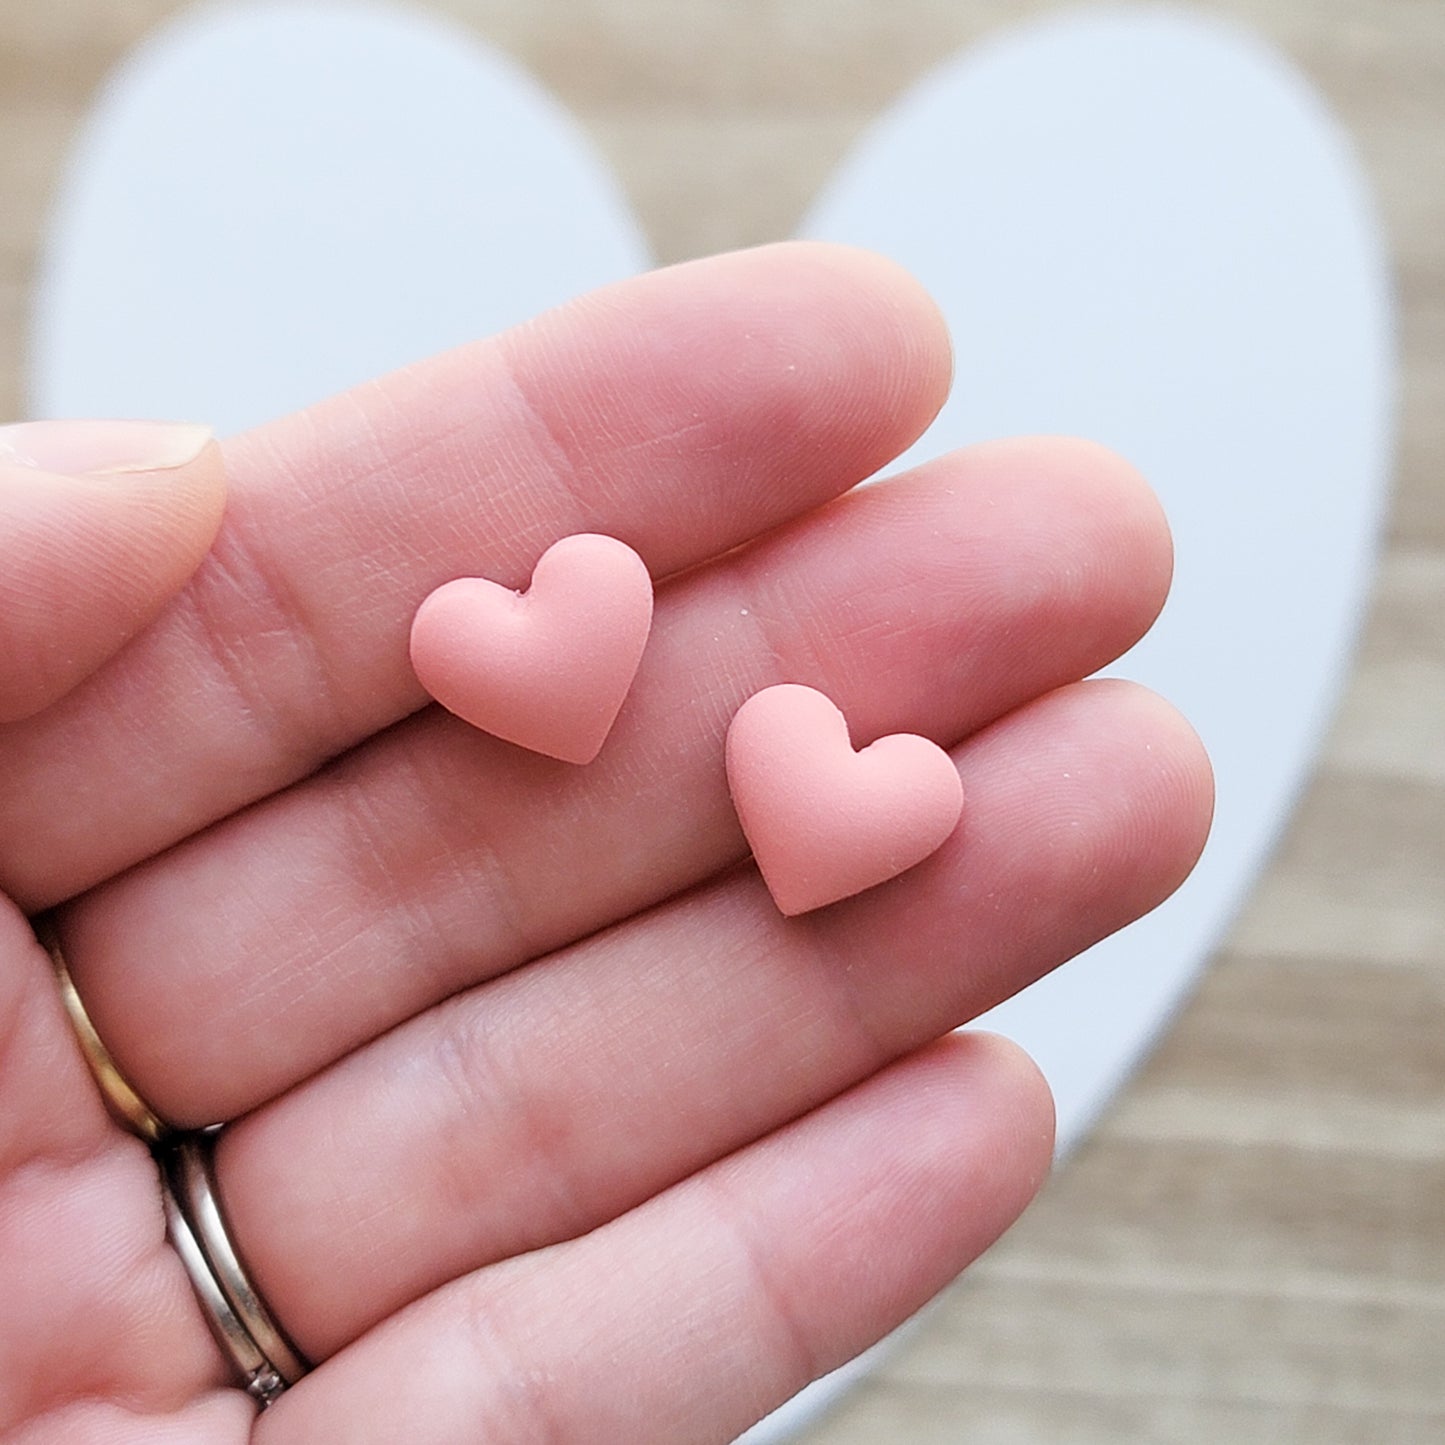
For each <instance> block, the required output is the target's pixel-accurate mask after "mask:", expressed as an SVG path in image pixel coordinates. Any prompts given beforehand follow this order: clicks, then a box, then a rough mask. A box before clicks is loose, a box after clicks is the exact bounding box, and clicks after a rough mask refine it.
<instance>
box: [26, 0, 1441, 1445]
mask: <svg viewBox="0 0 1445 1445" xmlns="http://www.w3.org/2000/svg"><path fill="white" fill-rule="evenodd" d="M180 8H181V6H180V4H178V3H174V0H0V195H3V197H4V205H3V206H0V412H3V413H4V414H5V415H6V416H15V415H20V414H22V412H23V405H24V387H23V374H24V366H25V354H24V350H25V329H26V323H27V298H28V295H29V288H30V284H31V280H32V276H33V274H34V263H35V258H36V252H37V246H38V244H39V240H40V235H41V229H42V224H43V221H44V217H45V213H46V208H47V205H48V203H49V200H50V198H51V195H52V190H53V186H54V183H55V180H56V178H57V174H58V171H59V167H60V166H61V164H62V162H63V160H64V156H65V150H66V146H67V144H68V142H69V140H70V139H71V138H72V136H73V133H74V131H75V128H76V126H77V125H78V123H79V121H80V120H81V118H82V116H83V114H84V112H85V110H86V108H87V106H88V105H89V103H90V102H91V100H92V99H93V97H94V93H95V90H96V87H97V86H98V84H99V83H100V81H101V80H102V79H103V77H104V76H105V74H106V72H107V71H108V70H109V69H110V67H111V66H112V65H113V64H114V63H115V62H116V60H117V59H118V58H119V57H120V56H121V55H122V54H123V53H124V52H125V51H126V50H127V49H128V48H129V47H130V46H131V45H133V44H134V43H135V42H136V41H137V40H139V39H140V38H141V37H142V36H143V35H144V34H145V33H146V32H147V31H148V30H149V29H151V28H152V27H153V26H154V25H156V24H157V23H158V22H160V21H162V20H164V19H166V18H168V17H169V16H171V15H173V14H174V13H176V12H177V11H178V10H179V9H180ZM428 8H430V9H432V10H434V11H436V12H438V13H441V14H444V15H448V16H450V17H452V18H454V19H456V20H459V21H461V22H462V23H463V24H465V25H467V26H469V27H471V28H473V29H474V30H475V31H476V32H477V33H479V34H480V35H482V36H484V37H485V38H486V39H487V40H489V41H490V42H491V43H493V44H494V45H497V46H499V47H501V48H502V49H503V50H505V51H507V52H508V53H510V54H511V55H512V56H514V57H515V58H516V59H518V60H519V61H520V62H522V63H523V64H524V65H525V66H526V67H528V68H529V69H530V70H531V71H532V72H533V73H534V74H535V75H536V76H537V77H538V78H539V79H540V80H541V81H542V82H543V83H544V84H545V85H546V86H548V87H549V88H550V89H552V90H553V91H554V92H555V93H556V94H557V95H558V96H559V97H560V98H561V100H562V101H563V102H564V103H565V104H566V105H567V106H568V107H569V108H570V109H571V110H572V111H573V112H574V113H575V114H576V115H577V116H578V117H579V118H580V120H581V121H582V123H583V124H584V125H585V126H586V127H587V129H588V131H589V132H590V134H591V136H592V137H593V139H594V140H595V141H596V142H597V144H598V145H599V146H600V148H601V149H602V151H603V152H604V153H605V155H606V156H607V158H608V159H609V161H610V162H611V164H612V165H613V166H614V167H615V169H616V171H617V174H618V175H619V176H620V178H621V180H622V183H623V185H624V186H625V188H626V190H627V192H628V194H629V196H630V198H631V201H632V204H633V205H634V207H635V208H636V210H637V213H638V215H639V217H640V219H641V222H642V225H643V227H644V228H645V230H646V232H647V235H648V238H649V240H650V242H651V245H652V247H653V250H654V252H655V254H656V255H657V257H658V258H659V259H660V260H661V261H664V262H667V261H674V260H680V259H683V258H686V257H690V256H696V255H701V254H705V253H708V252H712V251H717V250H724V249H728V248H731V247H735V246H740V245H747V244H751V243H755V242H760V241H765V240H771V239H775V238H778V237H781V236H785V235H787V234H789V233H790V232H791V231H792V230H793V228H794V227H795V226H796V224H797V222H798V220H799V218H800V217H801V216H802V215H803V214H804V212H805V211H806V210H807V208H808V206H809V204H810V202H811V201H812V199H813V197H814V195H815V194H816V192H817V190H818V187H819V186H820V184H821V183H822V182H823V180H824V179H825V178H826V176H827V175H828V173H829V172H830V170H831V169H832V168H833V166H834V165H835V164H836V163H837V162H838V161H839V159H840V158H841V157H842V156H843V155H844V153H845V152H846V151H847V149H848V147H849V145H850V144H851V142H852V141H853V140H854V139H855V138H856V137H857V136H858V134H859V133H860V132H861V131H862V130H863V128H864V127H865V126H866V125H867V124H868V122H869V121H870V120H871V119H873V118H874V117H875V116H876V115H877V114H878V113H879V111H880V110H882V109H883V108H884V107H885V106H886V105H888V104H889V103H890V102H891V101H893V100H894V99H896V98H897V97H898V96H899V95H900V94H901V93H902V92H903V91H904V90H905V89H906V88H907V87H908V86H910V85H911V84H912V83H913V82H914V81H915V80H917V79H918V78H919V77H920V76H921V75H922V74H924V73H925V72H926V71H927V70H928V69H929V68H930V67H931V66H932V65H934V64H935V63H936V62H938V61H939V60H940V59H942V58H943V57H945V56H947V55H949V54H951V53H953V52H954V51H956V50H958V49H959V48H961V47H962V46H964V45H966V44H968V43H969V42H972V41H974V40H976V39H978V38H980V37H981V36H984V35H986V34H987V33H989V32H990V31H991V30H994V29H996V28H997V27H998V26H999V25H1001V24H1003V23H1005V22H1009V21H1013V20H1016V19H1018V18H1019V17H1021V16H1026V15H1032V14H1041V13H1045V12H1048V11H1051V10H1056V9H1059V8H1062V7H1059V6H1056V5H1051V4H1042V3H1034V4H1029V3H1018V0H437V3H433V4H431V5H430V6H429V7H428ZM1072 8H1078V7H1077V6H1075V7H1072ZM1193 8H1194V9H1196V10H1200V11H1203V12H1205V13H1212V14H1217V15H1222V16H1225V17H1228V18H1232V19H1235V20H1239V21H1242V22H1244V23H1246V24H1248V25H1250V26H1252V27H1254V28H1255V29H1256V30H1257V31H1259V32H1260V33H1261V34H1262V35H1263V36H1264V37H1265V38H1267V39H1268V40H1270V41H1272V42H1273V43H1274V44H1276V45H1277V46H1279V47H1280V48H1281V49H1282V50H1283V51H1284V52H1285V53H1286V54H1287V55H1288V56H1290V57H1291V58H1293V60H1294V61H1295V62H1296V63H1298V64H1299V65H1300V66H1301V67H1302V68H1303V69H1304V70H1305V72H1306V73H1307V74H1308V75H1309V77H1310V78H1311V79H1312V81H1313V82H1314V83H1315V84H1316V85H1317V86H1318V87H1319V88H1320V89H1321V90H1322V91H1323V93H1324V94H1325V96H1326V97H1327V98H1328V99H1329V100H1330V101H1331V103H1332V104H1333V106H1334V107H1335V109H1336V111H1337V113H1338V114H1339V115H1340V116H1341V117H1342V118H1343V120H1344V121H1345V123H1346V124H1347V126H1348V127H1349V128H1350V130H1351V132H1352V133H1353V136H1354V138H1355V140H1356V142H1357V143H1358V146H1359V148H1360V151H1361V154H1362V157H1363V161H1364V164H1365V166H1366V169H1367V171H1368V173H1369V175H1370V177H1371V179H1372V181H1373V184H1374V186H1375V189H1376V193H1377V196H1378V198H1379V201H1380V204H1381V206H1382V209H1383V214H1384V219H1385V223H1386V227H1387V231H1388V235H1389V242H1390V245H1391V247H1392V249H1393V253H1394V258H1395V265H1396V277H1397V286H1398V302H1399V307H1400V325H1401V331H1400V348H1401V357H1402V377H1401V398H1402V404H1401V412H1400V430H1399V438H1398V449H1397V465H1396V476H1395V490H1394V499H1393V504H1392V510H1391V515H1390V520H1389V524H1388V528H1387V534H1386V543H1385V550H1384V555H1383V557H1382V561H1381V568H1380V572H1379V575H1378V580H1377V584H1376V589H1375V595H1374V600H1373V604H1372V607H1371V611H1370V615H1369V618H1368V621H1367V624H1366V627H1365V631H1364V634H1363V640H1362V645H1361V649H1360V652H1359V654H1358V656H1357V658H1356V661H1355V664H1354V668H1353V672H1352V677H1351V682H1350V685H1349V687H1348V688H1347V691H1346V694H1345V697H1344V700H1343V703H1342V706H1341V709H1340V712H1339V714H1338V716H1337V718H1336V721H1335V725H1334V727H1333V729H1332V731H1331V734H1330V737H1329V740H1328V742H1327V744H1326V747H1325V751H1324V753H1323V757H1322V760H1321V764H1320V767H1319V769H1318V772H1317V775H1316V776H1315V778H1314V781H1313V783H1312V785H1311V786H1310V788H1309V789H1308V791H1307V793H1306V795H1305V797H1304V798H1303V801H1302V804H1301V806H1300V808H1299V811H1298V813H1297V815H1296V816H1295V819H1294V821H1293V823H1292V824H1291V826H1290V828H1289V829H1288V831H1287V834H1286V836H1285V838H1284V841H1283V843H1282V845H1281V847H1280V848H1279V849H1278V851H1277V853H1276V855H1275V856H1274V858H1273V860H1272V862H1271V864H1270V866H1269V868H1268V869H1267V871H1266V873H1265V874H1264V876H1263V877H1262V878H1261V880H1260V882H1259V885H1258V887H1257V889H1256V890H1255V892H1254V894H1253V896H1252V899H1251V901H1250V903H1249V905H1248V907H1247V908H1246V910H1245V912H1244V913H1243V915H1242V916H1241V917H1240V918H1239V920H1238V921H1237V923H1236V924H1235V926H1234V927H1233V929H1232V931H1231V933H1230V935H1229V938H1228V940H1227V943H1226V945H1225V947H1224V948H1223V949H1222V950H1221V952H1220V953H1219V954H1218V956H1217V957H1216V958H1215V960H1214V962H1213V964H1212V966H1211V967H1210V969H1209V971H1208V973H1207V975H1206V976H1205V978H1204V980H1203V983H1202V985H1201V986H1200V988H1199V990H1198V992H1197V994H1196V995H1195V997H1194V998H1193V1000H1192V1002H1191V1003H1190V1004H1189V1005H1188V1007H1187V1009H1186V1010H1185V1011H1184V1012H1183V1014H1182V1015H1181V1016H1180V1017H1179V1019H1178V1020H1177V1022H1176V1024H1175V1025H1174V1027H1173V1028H1172V1029H1171V1031H1170V1032H1169V1034H1168V1036H1167V1038H1166V1039H1165V1040H1164V1041H1163V1042H1162V1044H1161V1046H1160V1047H1159V1049H1158V1050H1157V1052H1156V1053H1155V1054H1154V1056H1153V1057H1152V1059H1151V1060H1150V1061H1149V1063H1148V1064H1147V1065H1146V1066H1145V1067H1144V1069H1143V1070H1142V1071H1141V1073H1140V1074H1139V1075H1138V1076H1137V1077H1136V1078H1135V1079H1134V1081H1133V1082H1132V1083H1131V1084H1130V1085H1129V1086H1128V1087H1127V1089H1126V1090H1125V1091H1124V1092H1123V1094H1122V1095H1121V1096H1120V1097H1119V1098H1118V1099H1117V1100H1116V1101H1115V1103H1114V1105H1113V1106H1112V1107H1111V1108H1110V1110H1109V1111H1108V1113H1107V1115H1106V1117H1105V1118H1104V1119H1103V1121H1102V1122H1101V1123H1100V1125H1099V1126H1098V1127H1097V1128H1096V1129H1095V1130H1094V1131H1093V1133H1092V1135H1091V1136H1090V1138H1089V1139H1088V1141H1087V1142H1086V1143H1085V1144H1084V1145H1083V1146H1082V1147H1081V1148H1080V1149H1079V1150H1078V1152H1077V1153H1076V1154H1075V1155H1074V1156H1073V1157H1072V1158H1071V1159H1070V1160H1069V1161H1068V1163H1067V1164H1066V1165H1065V1166H1064V1167H1063V1168H1062V1169H1061V1170H1060V1171H1059V1173H1058V1174H1057V1176H1056V1177H1055V1179H1054V1181H1053V1182H1052V1183H1051V1185H1050V1186H1049V1187H1048V1189H1047V1190H1046V1192H1045V1194H1044V1195H1043V1197H1042V1198H1041V1200H1040V1201H1039V1203H1038V1204H1037V1205H1036V1206H1035V1207H1034V1208H1033V1209H1032V1210H1031V1211H1030V1212H1029V1214H1028V1215H1026V1216H1025V1218H1024V1220H1023V1221H1022V1223H1020V1224H1019V1226H1018V1227H1017V1228H1016V1229H1015V1230H1014V1231H1013V1232H1012V1233H1011V1234H1010V1235H1008V1236H1007V1237H1006V1238H1005V1240H1004V1241H1003V1242H1002V1243H1001V1244H1000V1245H999V1246H998V1247H997V1248H996V1249H995V1250H994V1251H992V1252H991V1253H990V1254H989V1255H988V1256H987V1257H986V1258H985V1259H984V1260H983V1261H982V1262H981V1263H980V1264H979V1265H978V1266H977V1267H976V1268H975V1269H974V1270H973V1271H972V1272H971V1273H970V1274H969V1275H968V1277H967V1278H966V1279H965V1280H964V1281H962V1282H960V1283H959V1284H958V1285H956V1286H955V1287H954V1288H953V1290H951V1291H950V1292H949V1293H948V1294H947V1295H945V1297H944V1298H943V1299H942V1300H941V1301H940V1302H939V1303H938V1305H937V1306H936V1307H935V1308H934V1309H933V1310H932V1311H931V1312H930V1314H929V1315H928V1317H927V1318H926V1320H925V1321H924V1323H923V1324H922V1325H921V1327H920V1328H919V1329H918V1330H917V1331H916V1332H915V1333H914V1334H913V1335H911V1336H910V1337H909V1338H908V1339H907V1340H906V1341H905V1342H904V1343H903V1345H902V1346H901V1348H899V1349H898V1350H897V1351H896V1352H895V1353H894V1354H892V1355H891V1356H889V1357H888V1358H887V1359H886V1360H885V1361H884V1363H883V1364H882V1366H881V1368H880V1369H879V1370H878V1371H877V1372H876V1373H875V1374H874V1375H873V1376H871V1377H870V1378H869V1379H868V1380H867V1381H866V1382H865V1383H864V1384H863V1385H861V1386H860V1387H859V1388H858V1389H857V1390H856V1391H855V1392H854V1393H853V1394H851V1395H850V1396H849V1397H848V1398H847V1399H846V1400H845V1401H844V1402H843V1404H842V1405H841V1406H840V1407H839V1408H838V1409H837V1410H836V1411H835V1412H833V1413H832V1414H831V1415H830V1416H829V1418H828V1419H827V1420H826V1421H825V1422H824V1423H823V1424H821V1425H819V1426H817V1427H815V1428H814V1429H812V1430H811V1431H810V1432H809V1433H808V1434H807V1435H806V1436H805V1437H804V1439H805V1441H806V1442H808V1445H862V1442H869V1445H874V1442H891V1441H908V1442H918V1445H933V1442H945V1441H947V1442H989V1445H993V1442H1000V1445H1007V1442H1019V1445H1048V1442H1059V1445H1096V1442H1097V1445H1104V1442H1110V1445H1116V1442H1126V1441H1127V1442H1133V1441H1139V1442H1175V1441H1178V1442H1191V1445H1193V1442H1231V1445H1233V1442H1239V1445H1251V1442H1279V1441H1301V1442H1303V1441H1309V1442H1311V1445H1336V1442H1338V1445H1387V1442H1400V1445H1415V1442H1420V1445H1425V1442H1441V1441H1445V1369H1442V1365H1441V1362H1442V1361H1445V243H1442V238H1445V0H1206V3H1201V4H1196V5H1195V6H1194V7H1193Z"/></svg>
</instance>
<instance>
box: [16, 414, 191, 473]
mask: <svg viewBox="0 0 1445 1445" xmlns="http://www.w3.org/2000/svg"><path fill="white" fill-rule="evenodd" d="M211 435H212V433H211V429H210V427H207V426H193V425H191V424H190V423H189V422H165V421H90V420H85V421H76V420H65V421H22V422H15V423H14V424H13V425H11V426H0V462H11V463H18V464H19V465H20V466H25V467H38V468H39V469H40V470H42V471H46V472H63V473H66V474H67V475H70V476H92V477H103V476H111V475H115V474H118V473H122V472H161V471H170V470H172V469H173V468H175V467H183V466H185V464H186V463H187V462H193V461H195V459H196V458H197V457H198V456H200V454H201V452H202V451H203V450H204V449H205V446H206V444H207V443H208V442H209V441H210V440H211Z"/></svg>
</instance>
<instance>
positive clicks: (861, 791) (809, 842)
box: [727, 683, 963, 916]
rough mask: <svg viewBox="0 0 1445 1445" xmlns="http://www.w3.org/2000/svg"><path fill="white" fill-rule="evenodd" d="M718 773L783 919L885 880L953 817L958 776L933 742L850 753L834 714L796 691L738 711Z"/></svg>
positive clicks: (809, 693)
mask: <svg viewBox="0 0 1445 1445" xmlns="http://www.w3.org/2000/svg"><path fill="white" fill-rule="evenodd" d="M727 774H728V786H729V787H730V789H731V790H732V796H733V803H734V805H735V807H736V808H737V812H738V819H739V821H740V822H741V823H742V827H743V832H744V834H745V835H746V836H747V840H748V843H749V845H750V846H751V847H752V850H753V858H754V860H755V861H756V863H757V865H758V870H759V872H761V873H762V875H763V881H764V882H765V883H766V884H767V886H768V891H769V892H770V893H771V894H772V895H773V900H774V902H776V903H777V905H778V908H779V909H780V910H781V911H782V912H783V913H785V914H787V915H789V916H792V915H794V914H798V913H807V912H809V911H811V910H812V909H814V908H821V907H823V906H824V905H825V904H828V903H836V902H837V901H838V900H839V899H841V898H848V897H851V896H852V895H853V894H855V893H861V892H862V891H863V890H864V889H865V888H872V887H874V886H875V885H876V884H879V883H884V882H886V881H887V880H888V879H890V878H896V877H897V876H898V875H899V874H900V873H903V872H905V871H906V870H907V869H909V868H912V867H913V866H914V865H915V864H916V863H920V862H922V861H923V859H925V858H926V857H928V855H929V854H930V853H932V852H934V851H935V850H936V849H937V848H938V847H939V846H940V845H941V844H942V843H943V841H944V840H945V839H946V838H947V837H948V836H949V834H950V833H952V832H953V830H954V828H955V826H956V825H957V823H958V819H959V815H960V813H961V812H962V809H963V784H962V782H961V781H960V780H959V776H958V770H957V769H956V768H955V767H954V765H953V761H952V759H950V758H949V756H948V754H947V753H946V752H944V750H943V749H942V748H941V747H939V746H938V744H937V743H933V742H930V741H929V740H928V739H927V738H922V737H917V736H915V735H914V734H912V733H893V734H891V735H890V736H888V737H883V738H879V739H878V741H877V742H875V743H871V744H869V746H868V747H866V748H863V749H862V750H861V751H858V752H855V751H854V750H853V745H852V743H851V742H850V741H849V737H848V723H847V720H846V719H845V718H844V716H843V714H842V712H840V711H839V709H838V708H837V707H835V706H834V704H833V703H832V702H831V701H830V700H829V699H828V698H827V697H826V696H825V695H824V694H823V693H821V692H818V691H817V690H816V689H814V688H811V687H803V686H800V685H799V684H796V683H784V684H782V685H781V686H778V687H769V688H764V689H763V691H761V692H759V693H755V694H754V695H753V696H752V697H750V698H749V699H748V700H747V701H746V702H745V703H744V704H743V705H742V707H740V708H739V709H738V711H737V713H736V715H735V716H734V717H733V720H732V724H731V726H730V727H729V728H728V736H727Z"/></svg>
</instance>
